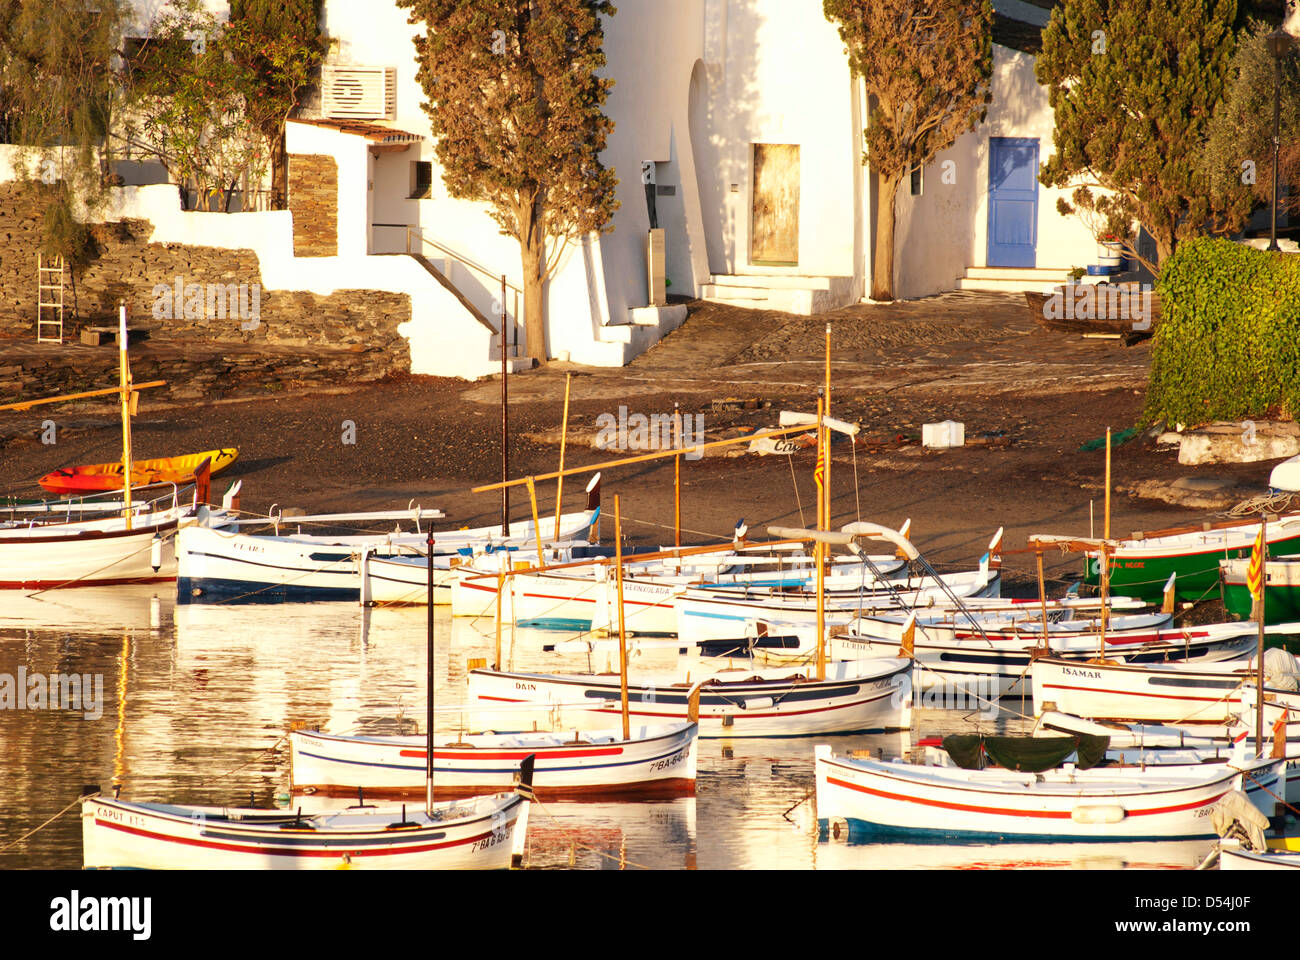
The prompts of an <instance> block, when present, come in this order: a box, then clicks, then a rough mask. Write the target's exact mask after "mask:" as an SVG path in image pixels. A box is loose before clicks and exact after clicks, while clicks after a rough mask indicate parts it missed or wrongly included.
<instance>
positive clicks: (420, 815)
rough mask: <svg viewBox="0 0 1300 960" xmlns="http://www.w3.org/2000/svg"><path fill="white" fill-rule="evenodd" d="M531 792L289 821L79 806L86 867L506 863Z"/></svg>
mask: <svg viewBox="0 0 1300 960" xmlns="http://www.w3.org/2000/svg"><path fill="white" fill-rule="evenodd" d="M527 809H528V807H527V802H526V801H525V800H524V799H523V798H522V797H520V796H517V795H514V794H509V795H500V796H496V797H484V798H480V799H479V801H475V802H471V803H470V804H467V805H466V806H465V808H464V810H465V811H466V813H465V815H463V816H457V815H455V813H454V812H452V811H447V813H448V816H447V819H444V820H436V819H435V820H432V821H431V820H429V819H428V817H427V816H426V814H425V813H424V811H423V810H419V811H408V812H407V813H406V818H407V820H408V821H410V822H411V823H413V824H415V825H414V826H411V827H402V828H397V829H395V828H393V826H392V825H394V824H397V823H401V822H403V817H402V812H401V811H400V810H396V809H389V810H387V811H382V812H381V811H376V812H374V813H370V814H368V815H358V814H356V813H353V812H352V811H344V812H342V813H340V814H334V815H317V816H310V817H304V818H301V820H297V821H295V817H294V815H293V814H285V813H283V812H273V811H246V812H245V814H244V816H243V817H242V818H238V819H237V818H233V817H231V816H230V811H227V810H224V809H223V808H219V807H213V808H204V807H174V806H168V805H163V804H139V803H125V802H122V801H118V800H108V799H89V800H86V801H84V802H83V804H82V812H81V823H82V842H83V859H84V864H85V866H86V867H87V868H133V869H145V870H184V869H195V868H200V869H213V870H330V869H341V868H366V869H387V870H429V869H443V870H470V869H486V870H492V869H504V868H507V867H509V866H510V863H511V857H512V854H513V852H514V851H513V847H514V841H515V835H516V831H517V830H519V829H524V828H526V824H527V819H526V817H527V815H526V811H527Z"/></svg>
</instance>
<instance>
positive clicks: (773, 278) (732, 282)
mask: <svg viewBox="0 0 1300 960" xmlns="http://www.w3.org/2000/svg"><path fill="white" fill-rule="evenodd" d="M840 279H845V280H848V279H852V278H849V277H844V278H841V277H796V276H790V275H788V274H787V275H770V276H764V275H761V274H750V273H745V274H729V275H727V274H724V275H714V276H711V277H710V278H709V283H711V284H712V285H714V286H715V287H719V288H721V287H736V288H741V289H750V290H752V289H759V290H764V289H765V290H829V289H831V286H832V284H833V283H834V282H835V281H836V280H840Z"/></svg>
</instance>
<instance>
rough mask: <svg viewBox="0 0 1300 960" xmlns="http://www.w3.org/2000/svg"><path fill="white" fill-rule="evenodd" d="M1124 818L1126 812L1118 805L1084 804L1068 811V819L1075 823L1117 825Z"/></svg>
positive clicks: (1126, 814)
mask: <svg viewBox="0 0 1300 960" xmlns="http://www.w3.org/2000/svg"><path fill="white" fill-rule="evenodd" d="M1126 816H1128V811H1126V810H1125V809H1124V808H1123V807H1121V806H1120V805H1119V804H1118V803H1093V804H1086V805H1084V806H1079V807H1075V808H1074V809H1073V810H1071V811H1070V819H1071V820H1073V821H1074V822H1075V823H1088V824H1103V823H1119V822H1120V821H1121V820H1123V819H1124V818H1125V817H1126Z"/></svg>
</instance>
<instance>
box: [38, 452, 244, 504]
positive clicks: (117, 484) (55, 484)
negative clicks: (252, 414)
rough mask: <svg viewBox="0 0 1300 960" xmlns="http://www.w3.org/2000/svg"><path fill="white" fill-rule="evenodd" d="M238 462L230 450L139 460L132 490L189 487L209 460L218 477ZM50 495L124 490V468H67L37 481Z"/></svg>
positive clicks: (117, 465) (111, 465)
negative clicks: (160, 485) (153, 486)
mask: <svg viewBox="0 0 1300 960" xmlns="http://www.w3.org/2000/svg"><path fill="white" fill-rule="evenodd" d="M238 458H239V450H238V449H236V448H234V447H228V448H224V449H221V450H205V451H204V452H202V453H190V454H185V455H183V456H179V457H161V458H159V459H157V460H138V461H136V462H135V463H133V464H132V465H131V486H132V487H143V486H147V485H149V484H152V483H188V482H190V481H191V480H193V479H194V471H195V470H197V469H198V468H199V467H200V466H202V464H203V461H204V460H207V461H208V464H209V472H210V473H211V474H216V473H218V472H220V471H222V470H224V469H226V467H228V466H230V465H231V464H232V463H234V462H235V460H237V459H238ZM36 482H37V483H39V484H40V485H41V486H42V487H44V488H45V489H46V490H48V491H49V492H50V493H93V492H96V491H102V490H121V489H122V464H121V462H120V461H119V462H118V463H97V464H91V465H88V466H81V467H68V468H67V469H64V470H55V471H54V472H53V473H47V474H46V475H45V476H43V477H41V478H40V479H39V480H37V481H36Z"/></svg>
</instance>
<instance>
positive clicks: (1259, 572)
mask: <svg viewBox="0 0 1300 960" xmlns="http://www.w3.org/2000/svg"><path fill="white" fill-rule="evenodd" d="M1264 550H1265V547H1264V524H1262V523H1261V524H1260V525H1259V535H1258V536H1256V537H1255V546H1254V547H1252V548H1251V551H1250V566H1248V567H1247V568H1246V586H1247V587H1248V588H1249V589H1250V595H1251V597H1253V598H1254V599H1256V600H1263V599H1264Z"/></svg>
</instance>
